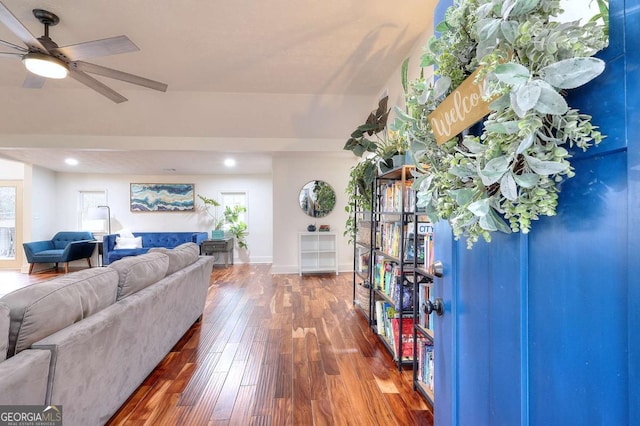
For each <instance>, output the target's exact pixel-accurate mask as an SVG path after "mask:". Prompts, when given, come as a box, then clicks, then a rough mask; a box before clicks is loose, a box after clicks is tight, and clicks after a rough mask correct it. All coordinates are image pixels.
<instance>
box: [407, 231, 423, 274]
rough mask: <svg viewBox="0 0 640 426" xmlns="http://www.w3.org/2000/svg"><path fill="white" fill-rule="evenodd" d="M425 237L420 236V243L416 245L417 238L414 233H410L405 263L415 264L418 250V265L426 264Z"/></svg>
mask: <svg viewBox="0 0 640 426" xmlns="http://www.w3.org/2000/svg"><path fill="white" fill-rule="evenodd" d="M424 238H425V236H424V235H420V234H418V241H417V243H416V237H415V235H414V232H413V231H408V233H407V238H406V240H405V249H404V260H405V262H413V260H414V259H413V257H414V256H415V252H416V248H417V249H418V259H417V264H418V265H419V266H422V265H423V264H424V249H425V245H424Z"/></svg>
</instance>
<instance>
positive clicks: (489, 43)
mask: <svg viewBox="0 0 640 426" xmlns="http://www.w3.org/2000/svg"><path fill="white" fill-rule="evenodd" d="M498 42H499V39H498V38H496V37H494V38H490V39H486V40H481V41H480V42H479V43H478V46H477V47H476V58H477V59H478V60H482V58H484V57H485V56H487V55H489V54H491V53H492V52H493V51H494V50H495V49H496V47H497V46H498Z"/></svg>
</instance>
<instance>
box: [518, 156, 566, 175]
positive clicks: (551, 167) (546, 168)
mask: <svg viewBox="0 0 640 426" xmlns="http://www.w3.org/2000/svg"><path fill="white" fill-rule="evenodd" d="M524 158H525V160H526V162H527V164H528V165H529V167H530V168H531V170H533V171H534V172H536V173H537V174H539V175H542V176H548V175H555V174H557V173H561V172H564V171H566V170H567V169H568V168H569V164H568V163H560V162H558V161H547V160H539V159H537V158H535V157H530V156H528V155H525V156H524Z"/></svg>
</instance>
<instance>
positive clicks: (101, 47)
mask: <svg viewBox="0 0 640 426" xmlns="http://www.w3.org/2000/svg"><path fill="white" fill-rule="evenodd" d="M51 50H52V52H55V53H62V54H63V55H65V56H66V57H67V58H68V59H69V60H70V61H79V60H81V59H89V58H97V57H99V56H108V55H117V54H120V53H127V52H136V51H138V50H140V48H138V46H136V45H135V44H134V43H133V42H132V41H131V40H129V37H127V36H124V35H121V36H117V37H110V38H105V39H102V40H93V41H87V42H84V43H78V44H72V45H69V46H62V47H58V48H55V49H51Z"/></svg>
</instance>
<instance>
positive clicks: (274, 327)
mask: <svg viewBox="0 0 640 426" xmlns="http://www.w3.org/2000/svg"><path fill="white" fill-rule="evenodd" d="M21 275H23V276H24V274H21ZM54 275H55V274H53V273H42V274H37V275H32V276H31V277H38V278H28V279H26V280H28V281H30V282H29V284H30V283H33V282H34V281H35V280H38V279H40V278H42V279H44V278H46V279H48V278H51V277H52V276H54ZM3 277H5V275H4V274H3V273H0V279H3ZM351 278H352V275H351V274H340V275H339V276H335V275H311V276H303V277H299V276H298V275H271V270H270V266H269V265H236V266H231V267H228V268H218V267H216V268H215V269H214V270H213V273H212V275H211V286H210V289H209V295H208V298H207V304H206V308H205V312H204V316H203V320H202V321H201V322H199V323H196V324H195V325H194V326H193V327H191V329H190V330H189V331H188V332H187V333H186V334H185V335H184V336H183V338H182V339H181V340H180V341H179V342H178V343H177V344H176V346H175V347H174V348H173V350H172V351H171V352H170V353H169V354H168V355H167V356H166V357H165V359H164V360H163V361H162V362H161V363H160V365H158V367H157V368H156V369H155V370H154V371H153V372H152V373H151V375H149V377H147V379H146V380H145V381H144V383H142V385H141V386H140V387H139V388H138V389H137V391H136V392H134V394H133V395H131V397H130V398H129V400H128V401H127V402H126V403H125V404H124V405H123V406H122V407H121V409H120V410H119V411H118V412H117V413H116V414H115V415H114V416H113V418H112V419H111V420H110V421H109V423H108V424H109V425H194V426H197V425H208V426H213V425H325V424H327V425H331V424H335V425H363V426H370V425H432V424H433V415H432V412H431V411H430V408H429V407H428V405H427V404H426V403H425V402H424V400H423V399H422V398H421V397H420V396H419V395H418V393H416V392H415V391H413V388H412V385H411V371H403V372H399V371H398V370H397V369H396V368H395V366H394V364H393V362H392V360H391V357H390V356H389V354H388V352H387V351H386V349H385V348H384V347H383V346H382V344H381V343H380V342H379V340H378V338H377V337H376V336H375V335H373V334H372V333H371V331H370V329H369V327H368V325H367V323H366V321H365V320H364V318H363V317H362V315H361V314H360V313H358V312H357V311H356V310H355V309H354V308H353V306H352V286H351Z"/></svg>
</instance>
